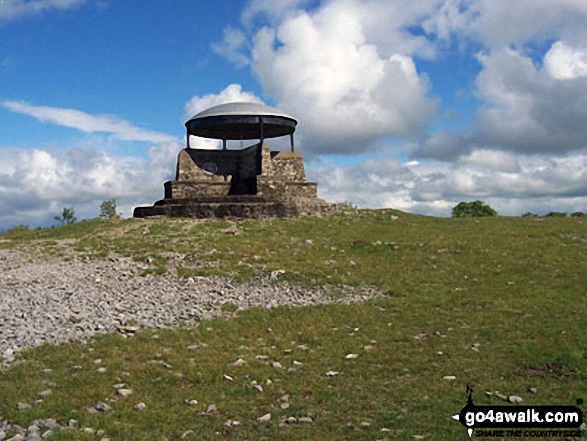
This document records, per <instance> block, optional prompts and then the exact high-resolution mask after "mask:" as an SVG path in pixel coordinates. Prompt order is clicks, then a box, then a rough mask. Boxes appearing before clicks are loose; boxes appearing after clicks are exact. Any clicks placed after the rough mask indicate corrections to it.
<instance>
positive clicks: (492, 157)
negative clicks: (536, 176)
mask: <svg viewBox="0 0 587 441" xmlns="http://www.w3.org/2000/svg"><path fill="white" fill-rule="evenodd" d="M459 160H460V161H461V162H462V163H465V164H470V165H478V166H481V167H486V168H489V169H492V170H496V171H502V172H507V173H516V172H518V171H519V170H520V163H519V161H518V158H516V156H514V155H512V154H510V153H505V152H500V151H492V150H484V149H481V150H474V151H472V152H471V153H469V154H468V155H465V156H462V157H461V158H459Z"/></svg>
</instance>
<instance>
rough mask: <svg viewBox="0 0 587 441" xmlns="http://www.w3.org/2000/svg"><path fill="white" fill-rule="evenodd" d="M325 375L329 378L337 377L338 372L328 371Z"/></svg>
mask: <svg viewBox="0 0 587 441" xmlns="http://www.w3.org/2000/svg"><path fill="white" fill-rule="evenodd" d="M326 375H327V376H329V377H336V376H337V375H338V372H336V371H328V372H326Z"/></svg>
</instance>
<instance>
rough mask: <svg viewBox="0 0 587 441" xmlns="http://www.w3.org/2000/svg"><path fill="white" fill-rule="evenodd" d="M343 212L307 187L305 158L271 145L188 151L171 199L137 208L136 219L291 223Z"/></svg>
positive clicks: (169, 190) (168, 187) (168, 190)
mask: <svg viewBox="0 0 587 441" xmlns="http://www.w3.org/2000/svg"><path fill="white" fill-rule="evenodd" d="M338 208H339V206H337V205H334V204H328V203H326V202H325V201H323V200H322V199H319V198H318V197H317V185H316V183H314V182H306V175H305V171H304V163H303V159H302V155H301V154H300V153H299V152H295V151H271V150H270V149H269V146H268V145H267V143H266V142H262V143H258V144H255V145H252V146H250V147H247V148H245V149H242V150H203V149H183V150H182V151H180V152H179V155H178V160H177V169H176V178H175V180H174V181H169V182H166V183H165V197H164V199H163V200H160V201H158V202H156V203H155V204H154V205H153V206H150V207H137V208H135V211H134V216H135V217H150V216H169V217H196V218H209V217H237V218H238V217H241V218H261V217H291V216H300V215H312V214H318V215H321V214H330V213H331V212H333V211H335V210H337V209H338Z"/></svg>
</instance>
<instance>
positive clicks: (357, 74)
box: [252, 2, 436, 153]
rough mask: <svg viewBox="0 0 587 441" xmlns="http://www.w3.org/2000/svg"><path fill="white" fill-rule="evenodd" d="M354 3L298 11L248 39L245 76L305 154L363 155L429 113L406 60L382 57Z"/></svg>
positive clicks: (421, 82)
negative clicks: (286, 120) (289, 125)
mask: <svg viewBox="0 0 587 441" xmlns="http://www.w3.org/2000/svg"><path fill="white" fill-rule="evenodd" d="M359 7H360V5H359V4H355V2H331V3H330V4H328V5H327V6H325V7H323V8H322V9H320V10H319V11H317V12H316V13H306V12H300V13H298V14H297V15H295V16H293V17H290V18H288V19H286V20H285V21H284V22H282V23H281V24H280V25H279V26H278V28H277V29H272V28H267V27H266V28H263V29H261V30H260V31H259V32H258V33H257V34H256V36H255V39H254V46H253V53H252V58H253V62H252V65H253V69H254V71H255V73H256V74H257V76H258V78H259V79H260V82H261V84H262V86H263V89H264V92H265V94H266V95H268V96H271V97H273V98H275V99H276V101H277V102H278V105H279V106H280V108H282V109H284V110H286V111H288V112H289V113H291V114H293V115H296V116H298V117H299V119H300V122H301V123H302V124H303V131H304V134H305V135H306V139H305V144H304V148H305V151H310V150H312V151H314V152H319V153H345V152H346V153H348V152H353V153H356V152H360V151H365V150H368V149H370V148H372V147H373V145H374V143H375V142H376V141H377V140H378V139H380V138H382V137H385V136H393V135H395V136H400V137H406V138H409V137H412V136H414V135H417V134H419V133H421V132H422V131H423V129H424V128H425V127H426V125H427V123H428V121H429V118H430V117H431V116H432V115H433V114H434V113H435V111H436V102H435V101H434V100H432V99H430V98H429V97H428V96H427V95H428V92H429V85H428V82H427V79H426V77H424V76H421V75H419V74H418V72H417V70H416V66H415V64H414V61H413V59H412V58H411V57H410V56H408V55H404V54H400V53H395V54H392V55H390V56H388V57H382V56H381V55H380V53H379V51H378V48H377V47H376V46H375V45H373V44H370V43H368V42H367V40H366V37H365V33H364V23H363V22H362V20H361V17H362V14H361V13H359V12H358V11H357V8H359Z"/></svg>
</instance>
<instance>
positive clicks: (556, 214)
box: [546, 211, 567, 217]
mask: <svg viewBox="0 0 587 441" xmlns="http://www.w3.org/2000/svg"><path fill="white" fill-rule="evenodd" d="M546 216H547V217H567V213H561V212H560V211H551V212H550V213H548V214H547V215H546Z"/></svg>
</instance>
